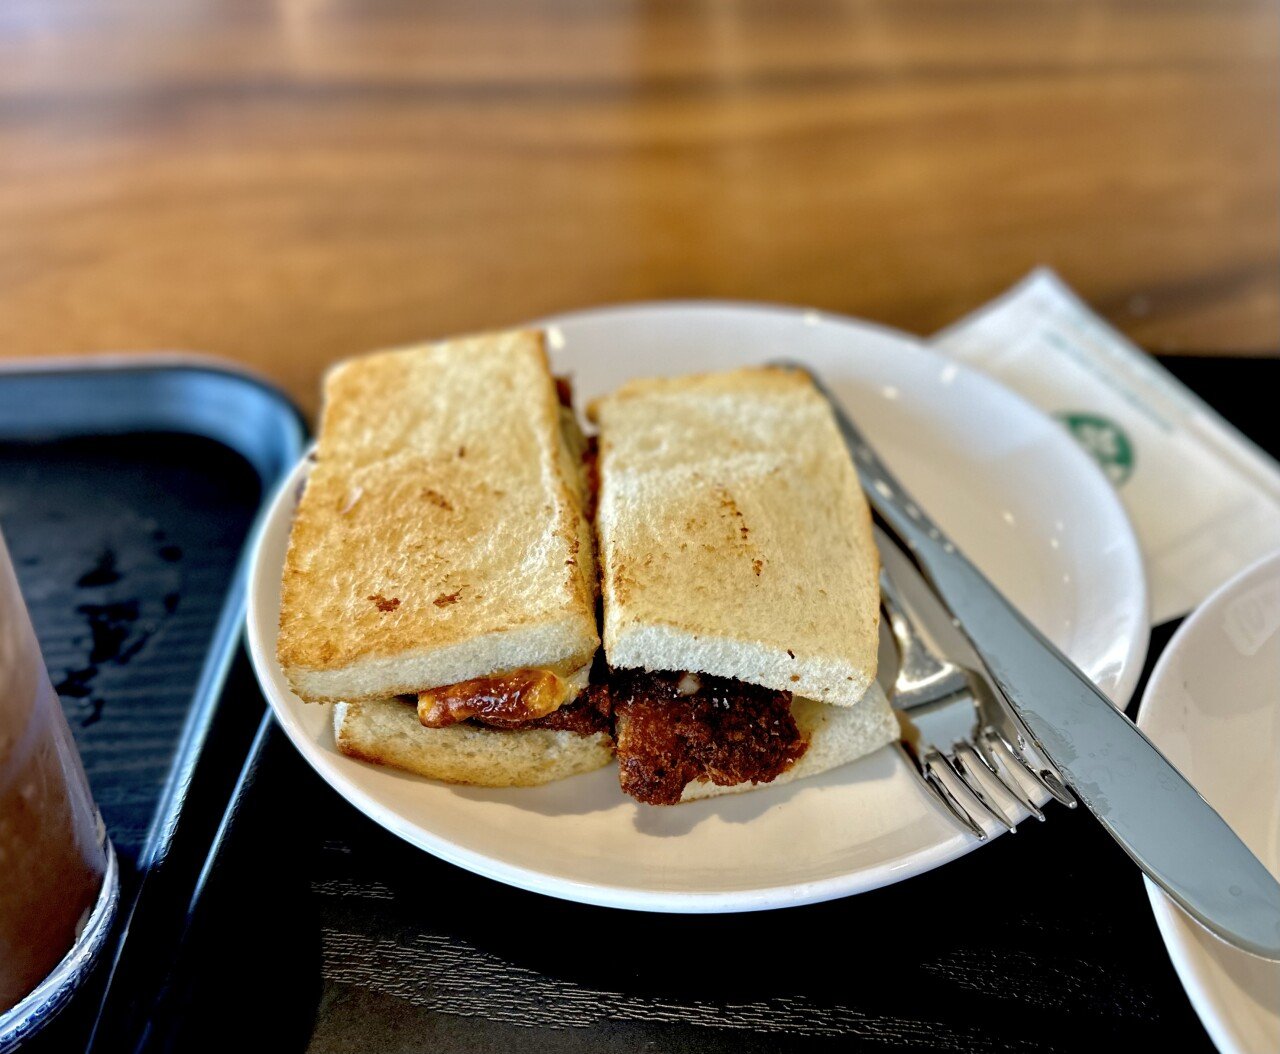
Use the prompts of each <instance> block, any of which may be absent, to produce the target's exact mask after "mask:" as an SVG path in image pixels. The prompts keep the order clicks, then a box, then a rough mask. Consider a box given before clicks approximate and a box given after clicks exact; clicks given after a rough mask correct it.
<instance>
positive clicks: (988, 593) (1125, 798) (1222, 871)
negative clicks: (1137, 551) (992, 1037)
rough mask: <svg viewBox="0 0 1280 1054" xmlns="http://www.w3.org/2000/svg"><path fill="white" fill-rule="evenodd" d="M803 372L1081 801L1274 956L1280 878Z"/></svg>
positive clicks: (1197, 908) (897, 530)
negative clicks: (1014, 600) (1025, 612)
mask: <svg viewBox="0 0 1280 1054" xmlns="http://www.w3.org/2000/svg"><path fill="white" fill-rule="evenodd" d="M800 368H801V369H803V367H800ZM806 372H807V371H806ZM810 377H811V378H812V374H810ZM812 379H813V381H814V384H815V385H817V387H818V388H819V390H820V391H822V392H823V394H824V395H825V396H826V397H827V401H828V402H829V404H830V406H831V409H832V412H833V413H834V414H835V418H836V421H837V423H838V425H839V427H840V431H841V434H842V435H843V437H844V441H845V444H846V445H847V446H848V449H849V452H850V454H851V455H852V457H853V461H854V464H855V466H856V467H857V470H858V475H859V478H860V480H861V482H862V486H863V489H864V490H865V491H866V494H867V498H868V500H869V501H870V503H871V505H872V507H873V508H875V510H876V512H878V513H879V514H880V517H881V518H882V519H883V520H884V522H885V524H886V525H887V526H888V527H889V528H890V530H891V532H892V533H894V534H896V535H897V536H898V539H899V540H900V541H901V542H902V543H903V544H905V546H906V547H907V548H908V549H909V550H910V552H911V554H912V556H913V557H914V559H915V561H916V563H917V564H918V565H919V567H920V570H921V572H922V573H923V574H924V576H925V578H926V579H927V580H928V581H929V583H930V585H932V586H933V588H934V590H935V592H936V593H937V594H938V598H939V599H940V600H941V601H942V603H943V604H944V606H945V607H946V608H947V609H948V610H949V611H950V612H951V614H952V616H953V617H955V618H956V619H957V620H958V622H957V625H959V626H960V628H961V630H962V631H963V632H964V634H965V635H966V636H967V637H968V638H969V641H970V643H971V644H972V645H973V647H974V650H975V651H976V652H977V653H978V655H979V656H980V657H981V658H982V661H983V662H984V663H985V664H986V666H987V669H988V670H989V671H990V672H991V675H992V677H993V678H994V679H995V681H996V683H997V684H999V686H1000V688H1001V689H1002V690H1003V692H1004V694H1005V696H1006V697H1007V698H1008V700H1009V702H1010V704H1011V705H1012V706H1013V708H1014V709H1015V710H1016V711H1017V713H1018V716H1019V717H1021V718H1022V720H1023V722H1024V723H1025V724H1026V726H1027V727H1028V729H1029V730H1030V731H1031V733H1032V735H1033V736H1034V738H1035V740H1036V745H1037V746H1038V747H1039V748H1040V749H1041V750H1042V751H1043V753H1044V755H1045V756H1046V757H1047V758H1048V759H1049V760H1050V761H1051V762H1052V763H1053V764H1054V765H1055V766H1056V767H1057V768H1058V770H1059V771H1061V772H1062V774H1063V776H1064V777H1065V779H1066V781H1067V782H1068V783H1069V784H1070V786H1071V789H1072V790H1074V791H1075V793H1076V795H1077V796H1078V797H1079V798H1080V800H1081V801H1082V802H1084V804H1085V806H1086V808H1088V809H1089V811H1090V812H1091V813H1093V815H1094V816H1095V817H1096V818H1097V819H1098V820H1099V822H1101V823H1102V825H1103V826H1104V827H1105V828H1106V829H1107V831H1108V832H1109V833H1110V834H1111V836H1112V837H1113V838H1115V840H1116V841H1117V842H1119V843H1120V845H1121V847H1122V848H1123V849H1124V850H1125V852H1127V853H1128V854H1129V856H1130V857H1132V858H1133V860H1134V862H1135V863H1137V865H1138V866H1139V867H1140V868H1141V869H1142V870H1143V871H1144V872H1145V873H1146V874H1147V875H1148V876H1149V877H1150V878H1151V880H1152V881H1153V882H1155V883H1156V884H1157V885H1158V886H1160V888H1161V889H1163V890H1164V891H1165V892H1166V893H1168V894H1169V896H1170V897H1171V898H1172V899H1173V900H1174V901H1175V902H1177V903H1178V904H1179V905H1181V906H1182V907H1183V908H1184V909H1185V910H1186V911H1187V912H1188V913H1189V914H1190V915H1191V916H1192V917H1193V918H1195V919H1197V920H1198V921H1199V922H1200V923H1201V924H1203V925H1204V926H1205V927H1207V928H1208V929H1209V930H1210V931H1211V932H1213V933H1214V934H1216V935H1217V936H1218V937H1220V938H1222V939H1223V940H1225V941H1227V942H1228V943H1230V944H1233V945H1236V946H1237V947H1240V948H1244V949H1246V950H1247V951H1250V952H1253V953H1254V954H1256V955H1261V956H1263V957H1265V958H1269V959H1280V883H1277V881H1276V880H1275V878H1273V877H1272V876H1271V874H1270V872H1268V871H1267V869H1266V868H1265V867H1264V866H1263V865H1262V864H1261V863H1260V862H1259V861H1258V859H1257V857H1255V856H1254V855H1253V853H1251V852H1250V851H1249V849H1248V847H1247V846H1246V845H1245V844H1244V843H1243V842H1242V841H1241V840H1240V839H1239V837H1238V836H1237V835H1236V834H1235V832H1234V831H1232V830H1231V828H1230V827H1229V826H1228V825H1227V823H1226V821H1224V820H1223V819H1222V817H1220V816H1219V815H1218V814H1217V813H1216V812H1214V810H1213V809H1212V807H1211V806H1210V805H1209V804H1208V803H1207V802H1206V801H1205V800H1204V799H1203V798H1202V797H1200V795H1199V794H1198V793H1197V792H1196V790H1195V788H1194V787H1192V786H1191V784H1190V783H1188V782H1187V780H1186V778H1185V777H1184V776H1183V775H1182V774H1181V773H1180V772H1179V771H1178V770H1177V769H1176V768H1174V766H1173V765H1172V764H1170V763H1169V761H1168V760H1167V759H1166V758H1165V757H1164V755H1163V754H1161V753H1160V752H1159V751H1158V750H1157V749H1156V748H1155V746H1153V745H1152V743H1151V742H1150V740H1148V739H1147V737H1146V736H1144V735H1143V734H1142V732H1141V731H1140V730H1139V729H1138V728H1137V727H1136V726H1135V725H1134V724H1133V723H1132V722H1131V721H1130V720H1129V719H1128V718H1127V717H1125V715H1124V714H1123V713H1122V712H1121V711H1119V710H1117V709H1116V708H1115V707H1114V706H1112V705H1111V703H1110V701H1109V700H1108V699H1107V697H1106V696H1104V695H1103V694H1102V693H1101V692H1100V691H1099V690H1098V688H1097V687H1096V686H1095V685H1094V684H1093V682H1092V681H1091V680H1090V679H1089V678H1088V677H1087V676H1085V675H1084V674H1083V673H1082V672H1081V671H1080V670H1079V669H1077V668H1076V667H1075V665H1073V664H1072V662H1071V661H1070V660H1069V659H1067V658H1066V657H1065V656H1064V655H1063V654H1062V653H1061V652H1060V651H1059V650H1058V649H1057V648H1056V647H1055V646H1054V645H1053V644H1052V643H1051V642H1050V641H1049V640H1047V639H1046V638H1045V637H1044V635H1043V634H1041V633H1040V632H1039V630H1037V629H1036V628H1035V627H1034V626H1033V625H1031V623H1030V622H1029V621H1027V619H1026V618H1025V617H1024V616H1023V615H1022V614H1021V613H1020V612H1019V611H1018V610H1017V609H1016V608H1014V607H1013V605H1012V604H1010V603H1009V601H1008V600H1006V599H1005V598H1004V597H1003V596H1002V595H1001V594H1000V592H999V591H998V590H997V589H996V588H995V587H994V586H993V585H992V584H991V583H990V582H989V581H988V580H987V579H986V577H985V576H984V575H983V574H982V573H981V572H980V571H979V570H978V569H977V568H976V567H974V565H973V564H972V563H970V562H969V560H968V559H967V558H966V557H965V556H964V554H963V553H961V552H960V551H959V549H957V548H956V546H955V545H954V543H952V542H951V540H950V539H949V538H947V536H946V535H945V534H943V532H942V531H941V530H940V529H939V528H938V526H937V525H936V524H935V523H934V522H933V521H932V520H931V519H930V518H929V517H928V515H927V514H926V513H925V512H924V510H923V509H921V508H920V507H919V505H918V504H916V502H915V501H914V500H913V499H912V498H911V496H910V495H909V494H908V493H907V491H906V489H905V488H904V487H903V486H902V485H901V484H900V483H899V482H898V480H897V479H896V478H895V477H894V475H893V473H892V472H890V471H889V469H888V467H887V466H886V465H885V464H884V463H883V462H882V461H881V460H880V458H879V456H878V455H877V454H876V452H875V450H873V449H872V447H871V445H870V444H869V443H868V442H867V441H866V439H865V438H864V437H863V435H862V433H861V432H860V431H859V430H858V428H857V426H855V425H854V423H853V421H851V420H850V419H849V416H848V415H847V414H846V413H845V412H844V409H843V408H842V407H841V406H840V404H839V403H838V402H837V401H836V400H835V399H834V398H833V397H832V395H831V393H830V392H828V391H827V390H826V389H825V388H824V387H823V386H822V384H821V382H819V381H818V380H817V378H812Z"/></svg>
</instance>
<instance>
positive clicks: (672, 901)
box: [246, 298, 1150, 914]
mask: <svg viewBox="0 0 1280 1054" xmlns="http://www.w3.org/2000/svg"><path fill="white" fill-rule="evenodd" d="M655 311H657V312H664V313H665V312H681V313H686V314H706V313H711V312H718V311H719V312H731V313H749V314H756V315H769V316H773V317H775V318H777V317H786V318H789V319H792V320H794V319H797V318H799V319H802V320H804V323H805V324H809V325H817V324H822V323H829V324H832V325H836V326H840V327H842V328H845V329H848V330H852V331H855V332H862V333H870V334H874V335H875V336H876V337H878V338H880V339H889V340H892V341H894V342H897V343H900V344H902V345H905V346H906V347H909V348H910V350H911V352H913V353H915V354H917V355H923V356H925V357H926V358H927V359H932V360H934V361H936V362H937V363H938V364H939V365H940V366H943V365H945V366H947V367H954V368H955V369H956V370H957V371H959V372H960V373H962V374H964V375H966V377H968V378H970V379H972V380H974V381H976V382H977V383H978V384H979V386H985V387H988V388H990V389H993V390H995V391H997V392H998V393H999V396H1000V397H1001V398H1006V399H1011V400H1013V401H1015V402H1016V403H1019V404H1021V406H1022V408H1023V409H1024V410H1025V411H1028V412H1029V413H1031V414H1032V415H1034V416H1037V417H1040V418H1043V419H1044V420H1046V421H1051V418H1050V417H1049V415H1048V414H1046V413H1045V412H1044V411H1043V410H1041V409H1039V408H1038V407H1036V406H1035V405H1034V404H1032V403H1031V402H1030V401H1028V400H1027V399H1026V398H1024V397H1023V396H1021V395H1019V394H1018V393H1017V392H1015V391H1012V390H1011V389H1009V388H1007V387H1006V386H1004V385H1002V384H1000V383H999V382H998V381H996V380H995V379H993V378H991V377H990V376H988V375H986V374H983V373H982V372H981V371H979V370H976V369H974V368H973V367H970V366H967V365H966V364H964V363H959V362H955V361H954V360H952V359H949V358H947V357H946V356H943V355H941V354H939V353H938V352H937V351H935V350H934V349H932V348H931V347H929V346H928V345H927V344H926V343H925V342H924V341H923V340H922V339H921V338H919V337H917V336H914V335H912V334H909V333H906V332H904V331H902V330H898V329H894V328H893V327H890V326H886V325H883V324H880V323H875V322H867V321H865V320H862V319H858V318H853V317H850V316H845V315H841V314H839V313H837V312H830V311H823V310H819V309H811V308H805V307H801V306H797V305H794V304H772V303H767V302H759V301H736V300H720V299H716V300H702V299H696V298H690V299H678V300H643V301H624V302H622V303H618V304H613V305H602V306H595V307H588V308H583V309H579V310H574V311H567V312H559V313H556V314H553V315H548V316H545V317H542V318H539V319H536V320H533V321H530V322H527V323H522V324H521V325H525V326H540V327H545V328H548V329H551V328H552V327H556V326H559V325H563V324H567V323H572V322H576V321H580V320H588V319H600V318H605V317H608V316H610V315H613V316H617V315H622V314H627V315H645V314H651V313H653V312H655ZM906 347H904V350H906ZM551 350H552V353H553V355H554V352H555V350H556V349H555V346H554V343H553V346H552V349H551ZM1063 438H1064V443H1063V444H1062V447H1061V449H1062V450H1063V451H1071V453H1070V454H1066V455H1065V456H1066V457H1067V458H1068V460H1070V459H1071V458H1073V457H1074V458H1075V459H1077V462H1078V464H1079V465H1080V466H1081V467H1082V469H1083V470H1084V471H1085V472H1086V473H1088V474H1091V475H1092V476H1093V477H1094V478H1095V482H1097V483H1098V484H1099V486H1098V488H1097V490H1098V493H1099V495H1100V496H1102V500H1104V501H1110V502H1111V503H1113V506H1114V508H1113V511H1114V512H1115V513H1117V514H1118V522H1120V523H1121V524H1122V525H1123V526H1124V528H1125V532H1124V538H1123V540H1122V543H1123V544H1124V545H1125V546H1126V547H1127V548H1128V549H1129V550H1130V551H1131V556H1132V557H1133V558H1134V559H1133V560H1132V566H1133V569H1134V574H1135V579H1136V582H1135V585H1136V587H1137V589H1138V592H1139V594H1140V595H1139V597H1138V598H1137V599H1138V601H1139V602H1138V603H1137V604H1136V605H1135V610H1136V611H1137V613H1138V616H1137V628H1136V631H1135V632H1132V633H1131V634H1130V639H1129V642H1128V647H1127V648H1126V653H1125V657H1124V660H1123V664H1122V667H1121V671H1120V676H1119V677H1118V678H1117V681H1116V686H1115V688H1114V690H1113V693H1112V694H1113V695H1114V697H1115V700H1114V701H1115V702H1116V705H1117V706H1121V707H1123V705H1124V704H1125V703H1126V702H1127V701H1128V700H1129V699H1130V698H1131V696H1132V693H1133V691H1134V688H1135V686H1136V684H1137V681H1138V679H1139V677H1140V675H1141V672H1142V666H1143V662H1144V659H1145V655H1146V651H1147V648H1148V646H1149V639H1150V622H1149V594H1148V589H1147V583H1146V576H1145V568H1144V565H1143V562H1142V558H1141V550H1140V548H1139V546H1138V542H1137V537H1136V535H1135V534H1134V531H1133V527H1132V523H1131V522H1130V520H1129V517H1128V514H1127V512H1126V511H1125V509H1124V505H1123V503H1122V502H1121V501H1120V499H1119V496H1118V495H1117V494H1116V493H1115V491H1114V489H1113V488H1112V487H1111V485H1110V484H1109V483H1108V482H1107V481H1106V478H1105V476H1103V474H1102V472H1101V470H1099V469H1098V468H1097V466H1096V465H1095V464H1094V462H1093V461H1092V460H1091V459H1090V458H1089V457H1088V455H1087V454H1085V453H1084V451H1082V450H1080V449H1079V447H1077V446H1076V445H1075V444H1074V443H1072V442H1071V441H1070V440H1069V438H1067V437H1066V436H1065V434H1064V436H1063ZM309 453H310V450H308V451H307V452H306V453H304V455H303V456H302V458H301V459H300V460H299V462H298V463H297V464H296V465H295V466H294V468H293V469H292V470H291V471H290V472H289V473H288V475H287V477H286V478H285V479H284V480H283V481H282V482H281V483H280V484H279V486H278V487H277V489H276V492H275V493H274V494H273V495H272V497H271V501H270V502H269V503H268V505H267V506H266V507H265V509H264V513H263V515H262V517H261V519H260V522H259V524H258V525H257V528H256V529H255V531H254V534H253V537H252V539H251V550H250V571H251V588H250V602H249V604H248V610H247V614H246V630H247V632H246V638H247V643H248V646H249V652H250V657H251V660H252V665H253V667H254V673H255V675H256V677H257V679H258V682H259V685H260V687H261V689H262V692H263V694H264V696H265V697H266V698H267V701H268V703H269V705H270V706H271V709H272V711H273V713H274V714H275V716H276V720H277V721H278V722H279V723H280V725H281V726H282V728H283V729H284V731H285V732H286V734H287V735H288V737H289V739H290V740H292V742H293V744H294V746H295V748H296V749H298V751H299V752H300V753H301V754H302V755H303V757H304V758H305V759H306V760H307V762H308V764H309V765H310V766H311V767H312V769H313V770H314V771H315V772H316V773H317V774H318V775H319V776H320V777H321V778H322V779H323V780H324V781H325V782H326V783H328V784H329V786H331V787H332V788H333V789H334V790H335V791H337V792H338V794H339V795H341V796H342V797H343V798H344V799H346V800H347V801H348V802H349V803H351V804H352V805H354V806H355V807H356V808H358V809H359V810H360V811H361V812H363V813H364V814H365V815H366V816H368V817H369V818H370V819H372V820H374V822H376V823H378V824H379V825H380V826H382V827H384V828H385V829H387V830H388V831H390V832H391V833H392V834H394V835H396V836H397V837H399V838H402V839H404V840H405V841H407V842H409V843H410V844H411V845H414V846H415V847H417V848H419V849H422V850H424V851H426V852H429V853H431V854H432V855H433V856H436V857H438V858H440V859H442V860H444V861H446V862H448V863H451V864H454V865H456V866H459V867H463V868H465V869H466V870H468V871H471V872H473V873H475V874H479V875H482V876H484V877H486V878H490V879H493V880H496V881H500V882H503V883H505V884H508V885H512V886H515V887H517V888H521V889H525V890H528V891H531V892H535V893H541V894H544V895H548V896H553V897H557V898H559V899H564V900H568V901H572V902H575V903H581V904H590V905H595V906H600V907H611V908H622V909H626V910H640V911H657V912H664V913H674V914H712V913H725V912H738V911H760V910H774V909H780V908H785V907H791V906H801V905H805V904H813V903H818V902H822V901H826V900H832V899H836V898H839V897H844V896H850V895H854V894H857V893H861V892H868V891H870V890H873V889H877V888H881V887H883V886H886V885H891V884H893V883H895V882H897V881H900V880H901V879H902V878H906V877H912V876H914V875H917V874H923V873H926V872H928V871H931V870H933V869H935V868H937V867H940V866H943V865H945V864H947V863H950V862H952V861H953V860H957V859H959V858H960V857H962V856H966V855H968V854H969V853H970V852H972V851H973V850H974V849H976V848H978V847H979V846H980V845H984V844H986V843H985V842H979V841H977V840H975V839H972V838H966V839H963V840H962V841H961V843H960V845H959V847H958V848H957V849H955V850H954V851H948V850H946V849H944V848H943V847H944V846H946V845H949V844H950V843H939V844H937V845H935V846H933V847H931V848H930V850H929V852H930V853H931V854H932V855H931V856H929V857H928V858H926V861H925V863H924V865H923V866H920V867H910V868H906V869H905V870H906V873H905V874H903V873H901V872H902V871H904V867H903V865H902V864H901V863H896V864H895V863H892V862H887V863H885V864H881V865H879V866H877V867H874V868H866V869H862V870H856V871H849V872H846V873H844V874H841V875H836V876H831V877H828V878H824V879H819V880H816V881H812V882H804V883H795V884H791V885H771V886H760V887H756V888H751V889H738V890H729V891H724V890H719V891H695V892H690V891H669V890H643V889H637V888H635V887H632V886H620V885H614V884H609V883H594V882H584V881H582V880H579V879H572V878H564V877H560V876H556V875H549V874H547V873H545V872H543V871H539V870H537V869H536V868H534V867H528V866H525V865H513V864H508V863H505V862H504V861H502V860H501V859H500V858H497V857H494V856H491V855H487V854H485V853H483V852H480V851H478V850H473V849H469V848H465V847H462V846H460V845H458V844H457V843H456V842H453V841H451V840H449V839H448V838H446V837H444V836H440V835H437V834H435V833H434V832H432V831H430V830H428V829H427V828H424V827H422V826H420V825H418V824H415V823H412V822H410V821H406V820H403V819H401V818H400V817H399V816H398V815H397V814H396V813H395V811H394V810H392V809H390V808H388V807H386V806H384V805H383V804H382V803H381V802H380V801H379V799H378V798H377V797H376V796H375V795H373V794H371V793H369V792H367V791H365V790H364V789H362V787H361V786H359V785H358V784H357V783H356V782H354V781H353V780H352V779H351V778H349V777H348V776H347V775H345V774H344V773H342V772H341V771H340V770H338V769H337V768H336V767H335V766H334V764H333V759H332V758H330V757H329V756H328V755H329V752H328V751H326V750H324V749H323V748H322V747H321V745H320V743H318V742H315V741H313V740H312V737H311V735H310V733H309V731H308V730H307V729H306V728H304V727H303V726H302V724H301V722H300V720H299V719H298V717H297V716H295V715H294V714H293V713H292V711H291V708H290V707H289V706H288V705H287V699H284V698H277V692H276V690H275V686H274V685H273V683H272V678H271V677H270V676H268V673H269V672H272V671H274V670H275V667H274V662H275V660H274V656H273V655H268V654H266V653H265V651H264V649H265V642H266V637H267V636H268V635H269V634H267V633H264V632H263V628H262V626H261V624H260V622H259V619H258V614H259V612H258V605H257V604H256V603H254V600H253V598H254V597H255V596H256V595H257V594H258V588H257V583H258V581H259V579H260V576H261V574H262V570H263V561H262V558H261V557H262V552H263V543H264V541H265V537H266V534H267V531H268V529H269V527H270V525H271V523H272V522H273V521H274V520H275V519H276V513H277V510H278V508H279V506H280V504H281V503H282V502H284V501H286V500H287V495H288V494H289V492H291V491H292V490H294V489H295V488H296V487H297V485H298V482H299V476H300V475H301V474H302V473H303V472H305V471H306V466H307V460H308V456H309ZM882 749H884V748H882ZM889 749H894V750H898V751H901V747H900V746H899V745H890V747H889ZM1001 833H1003V828H996V829H995V830H993V831H990V832H988V840H990V838H991V837H998V836H999V835H1000V834H1001ZM922 855H923V854H922Z"/></svg>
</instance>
